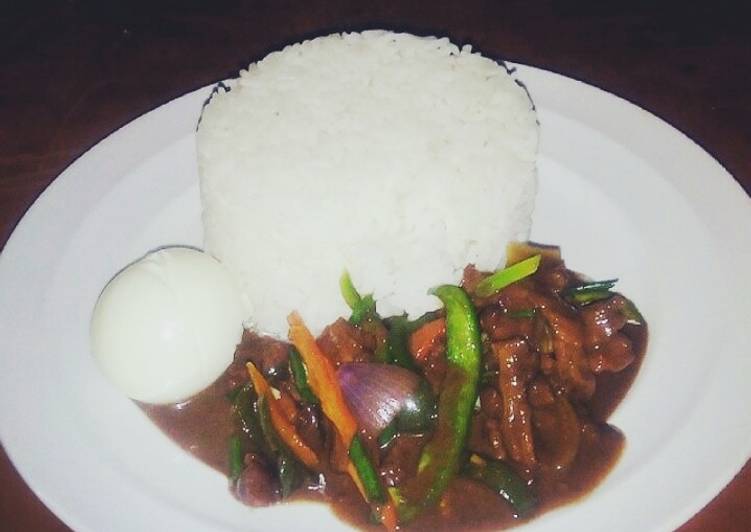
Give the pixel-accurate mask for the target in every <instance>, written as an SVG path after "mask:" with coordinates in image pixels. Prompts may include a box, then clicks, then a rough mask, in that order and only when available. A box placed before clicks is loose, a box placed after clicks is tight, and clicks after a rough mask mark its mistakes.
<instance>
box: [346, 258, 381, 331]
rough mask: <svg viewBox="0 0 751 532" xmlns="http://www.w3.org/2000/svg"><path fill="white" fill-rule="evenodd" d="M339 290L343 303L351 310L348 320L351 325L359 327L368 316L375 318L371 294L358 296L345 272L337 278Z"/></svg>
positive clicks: (358, 293)
mask: <svg viewBox="0 0 751 532" xmlns="http://www.w3.org/2000/svg"><path fill="white" fill-rule="evenodd" d="M339 290H340V291H341V293H342V298H344V302H345V303H347V306H349V308H351V309H352V315H351V316H350V318H349V322H350V323H351V324H352V325H360V323H362V321H363V320H364V319H365V318H367V317H368V316H375V313H376V310H375V309H376V302H375V299H373V294H367V295H365V296H360V292H358V291H357V288H355V285H354V284H352V279H351V278H350V276H349V273H348V272H347V271H346V270H345V271H344V273H343V274H342V276H341V277H340V278H339Z"/></svg>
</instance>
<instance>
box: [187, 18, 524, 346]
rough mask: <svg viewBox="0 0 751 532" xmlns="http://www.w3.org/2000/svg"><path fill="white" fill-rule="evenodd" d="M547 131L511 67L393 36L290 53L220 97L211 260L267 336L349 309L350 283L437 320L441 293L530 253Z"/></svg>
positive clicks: (380, 34)
mask: <svg viewBox="0 0 751 532" xmlns="http://www.w3.org/2000/svg"><path fill="white" fill-rule="evenodd" d="M537 138H538V126H537V122H536V116H535V112H534V110H533V107H532V102H531V101H530V99H529V97H528V95H527V93H526V92H525V90H524V89H522V88H521V87H520V86H519V85H518V84H517V83H516V82H515V81H514V79H513V78H512V77H511V76H510V75H509V73H508V72H507V70H506V69H505V68H504V67H503V66H501V65H499V64H498V63H496V62H494V61H492V60H490V59H488V58H485V57H482V56H481V55H479V54H477V53H472V52H471V50H470V47H469V46H465V47H464V48H462V49H459V48H458V47H457V46H455V45H454V44H452V43H451V42H449V41H448V40H447V39H436V38H420V37H415V36H413V35H409V34H395V33H390V32H385V31H369V32H364V33H361V34H360V33H352V34H342V35H339V34H336V35H330V36H328V37H323V38H318V39H314V40H312V41H306V42H303V43H301V44H295V45H292V46H288V47H286V48H285V49H284V50H282V51H280V52H275V53H272V54H270V55H269V56H267V57H266V58H265V59H263V60H262V61H260V62H258V63H254V64H252V65H250V66H249V67H248V70H247V71H243V72H241V74H240V77H239V79H237V80H235V81H234V82H233V83H232V84H231V90H230V91H229V92H221V93H219V94H217V95H215V96H214V97H213V98H212V100H211V102H210V103H209V105H208V106H207V107H206V108H205V110H204V112H203V116H202V119H201V124H200V127H199V130H198V156H199V171H200V176H201V196H202V201H203V209H204V211H203V223H204V228H205V248H206V250H207V251H208V252H210V253H211V254H213V255H214V256H216V257H217V258H218V259H220V260H221V261H222V262H223V263H224V264H225V265H226V266H227V267H228V268H229V269H230V271H231V272H232V273H233V274H234V275H235V276H236V277H237V280H238V283H239V285H240V286H241V287H242V290H243V293H244V295H245V296H246V297H247V299H248V301H249V302H250V304H251V305H252V310H251V312H252V315H251V320H252V322H253V323H254V324H255V325H256V327H257V328H258V329H259V330H261V331H263V332H269V333H273V334H278V335H281V336H285V335H286V330H287V325H286V316H287V314H288V313H289V312H290V311H291V310H293V309H297V310H299V311H300V312H301V314H302V316H303V318H304V319H305V320H306V321H307V322H308V324H309V325H310V326H311V328H312V329H313V330H314V331H315V332H318V331H320V330H321V328H322V327H323V326H324V325H325V324H326V323H329V322H331V321H333V320H334V319H335V318H336V317H338V316H341V315H347V312H348V309H347V308H346V306H345V304H344V303H343V301H342V299H341V297H340V296H339V289H338V280H339V277H340V275H341V273H342V271H343V270H344V269H347V270H348V271H349V272H350V274H351V276H352V279H353V280H354V283H355V285H356V286H357V287H358V288H359V289H360V291H361V292H363V293H366V292H374V293H375V296H376V298H377V300H378V305H379V306H378V308H379V311H381V312H382V313H383V314H390V313H393V312H396V311H400V310H406V311H407V312H409V313H410V314H411V315H415V314H419V313H421V312H423V311H425V310H430V309H433V308H437V306H438V302H437V301H436V300H435V299H434V298H432V297H431V296H428V295H427V293H426V291H427V289H428V288H430V287H432V286H435V285H438V284H441V283H447V282H450V283H456V282H458V281H459V279H460V277H461V270H462V268H463V267H464V266H465V265H466V264H467V263H468V262H473V263H475V264H476V265H477V266H478V267H480V268H483V269H494V268H496V267H497V266H498V264H499V262H500V261H501V259H502V258H503V252H504V247H505V245H506V243H507V242H508V241H509V240H513V239H520V238H522V239H523V238H526V237H527V236H528V232H529V227H530V224H531V220H530V216H531V213H532V209H533V202H534V197H535V193H536V167H535V158H536V153H537Z"/></svg>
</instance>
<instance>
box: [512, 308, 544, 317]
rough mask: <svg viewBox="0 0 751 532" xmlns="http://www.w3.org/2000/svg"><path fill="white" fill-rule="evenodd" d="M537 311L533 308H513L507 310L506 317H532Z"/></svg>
mask: <svg viewBox="0 0 751 532" xmlns="http://www.w3.org/2000/svg"><path fill="white" fill-rule="evenodd" d="M536 312H537V311H536V310H535V309H533V308H525V309H523V310H514V311H512V312H507V313H506V317H507V318H514V319H522V318H534V317H535V313H536Z"/></svg>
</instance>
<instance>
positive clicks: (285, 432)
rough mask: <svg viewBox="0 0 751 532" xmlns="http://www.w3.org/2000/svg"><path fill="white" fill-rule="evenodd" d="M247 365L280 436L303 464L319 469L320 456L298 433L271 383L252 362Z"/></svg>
mask: <svg viewBox="0 0 751 532" xmlns="http://www.w3.org/2000/svg"><path fill="white" fill-rule="evenodd" d="M245 366H246V367H247V368H248V374H249V375H250V380H251V381H252V382H253V388H255V390H256V393H257V394H258V396H259V397H260V396H263V397H265V398H266V401H267V404H268V405H269V415H270V417H271V424H272V425H274V428H275V429H276V431H277V432H278V433H279V437H280V438H281V439H282V441H283V442H284V444H285V445H286V446H287V447H289V450H290V451H292V453H293V454H294V455H295V456H296V457H297V458H298V459H299V460H300V461H301V462H302V463H303V464H305V465H306V466H308V467H309V468H311V469H318V457H317V456H316V453H314V452H313V451H312V450H311V448H310V447H308V446H307V445H306V444H305V442H304V441H303V440H302V438H301V437H300V435H299V434H298V433H297V430H295V427H294V426H293V425H292V423H290V422H289V420H288V419H287V417H286V416H285V414H284V411H283V410H282V407H281V405H280V404H279V400H278V399H277V398H276V397H274V394H273V393H272V391H271V387H270V386H269V383H268V382H267V381H266V379H265V378H264V377H263V375H261V372H260V371H258V369H256V367H255V366H254V365H253V363H252V362H248V363H247V364H246V365H245Z"/></svg>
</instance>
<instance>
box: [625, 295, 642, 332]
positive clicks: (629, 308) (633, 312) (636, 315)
mask: <svg viewBox="0 0 751 532" xmlns="http://www.w3.org/2000/svg"><path fill="white" fill-rule="evenodd" d="M623 299H625V300H626V304H625V305H624V306H623V309H621V311H622V312H623V315H624V316H625V317H626V319H627V320H628V322H629V323H632V324H634V325H642V324H643V323H644V316H642V315H641V312H639V309H638V308H636V305H634V302H633V301H631V300H630V299H628V298H625V297H624V298H623Z"/></svg>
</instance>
